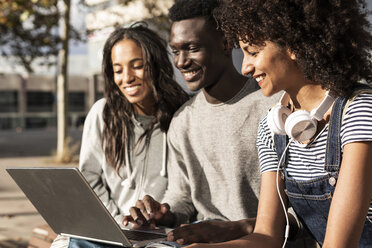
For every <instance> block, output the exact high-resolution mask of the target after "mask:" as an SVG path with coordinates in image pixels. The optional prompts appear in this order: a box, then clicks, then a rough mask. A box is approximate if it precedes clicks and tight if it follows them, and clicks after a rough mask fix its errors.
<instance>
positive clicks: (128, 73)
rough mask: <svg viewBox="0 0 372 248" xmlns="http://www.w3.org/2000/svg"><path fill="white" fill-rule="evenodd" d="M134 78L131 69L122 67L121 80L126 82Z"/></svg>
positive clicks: (130, 81)
mask: <svg viewBox="0 0 372 248" xmlns="http://www.w3.org/2000/svg"><path fill="white" fill-rule="evenodd" d="M134 80H135V76H134V73H133V71H132V70H131V69H124V72H123V82H124V83H126V84H130V83H133V82H134Z"/></svg>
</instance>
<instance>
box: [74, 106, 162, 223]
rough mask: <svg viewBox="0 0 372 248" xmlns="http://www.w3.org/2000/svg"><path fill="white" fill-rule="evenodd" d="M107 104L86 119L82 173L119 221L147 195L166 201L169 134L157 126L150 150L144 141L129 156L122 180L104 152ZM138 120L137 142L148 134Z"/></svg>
mask: <svg viewBox="0 0 372 248" xmlns="http://www.w3.org/2000/svg"><path fill="white" fill-rule="evenodd" d="M105 104H106V100H105V99H100V100H98V101H97V102H96V103H95V104H94V105H93V106H92V108H91V110H90V111H89V113H88V115H87V117H86V120H85V123H84V131H83V138H82V144H81V151H80V162H79V169H80V170H81V172H82V173H83V175H84V176H85V178H86V179H87V181H88V182H89V184H90V185H91V187H92V188H93V189H94V191H95V192H96V194H97V195H98V196H99V198H100V199H101V201H102V202H103V204H104V205H105V206H106V207H107V209H108V210H109V212H110V213H111V214H112V215H113V216H114V217H115V219H117V220H118V221H119V220H121V217H122V216H123V215H127V214H129V208H130V207H132V206H135V204H136V201H137V200H138V199H142V198H143V197H144V196H145V195H146V194H148V195H151V196H152V197H154V199H156V200H158V201H162V198H163V195H164V192H165V189H166V187H167V182H168V180H167V178H166V177H165V174H166V173H164V172H165V171H164V170H165V169H166V168H165V166H166V164H165V163H163V162H166V159H165V160H164V157H166V142H164V141H165V134H164V133H163V132H162V131H161V130H160V128H159V126H158V125H156V126H155V128H154V131H153V133H152V135H151V139H150V144H149V146H148V148H146V146H145V145H144V139H143V140H142V141H141V143H140V144H138V145H137V146H136V148H135V149H134V151H133V149H132V150H131V151H129V153H128V152H126V155H127V156H126V158H125V165H123V166H122V167H121V169H120V171H119V174H120V176H119V175H118V174H117V173H116V171H115V170H114V169H113V168H112V167H111V166H110V165H108V163H107V161H106V159H105V154H104V150H103V148H102V142H101V138H102V132H103V126H104V122H103V118H102V113H103V108H104V106H105ZM137 119H138V118H137ZM137 119H136V118H134V117H133V118H132V122H133V124H134V140H135V141H137V140H138V138H139V137H140V136H141V134H143V133H144V131H145V128H144V123H143V121H142V123H141V122H140V121H138V120H137ZM123 128H124V127H123ZM128 161H129V163H128ZM162 167H163V168H162ZM161 171H163V173H161ZM161 174H162V175H161Z"/></svg>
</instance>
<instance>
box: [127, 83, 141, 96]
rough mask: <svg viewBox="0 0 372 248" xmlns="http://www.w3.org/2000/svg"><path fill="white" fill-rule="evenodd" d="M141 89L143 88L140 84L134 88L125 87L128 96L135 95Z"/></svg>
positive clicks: (133, 86)
mask: <svg viewBox="0 0 372 248" xmlns="http://www.w3.org/2000/svg"><path fill="white" fill-rule="evenodd" d="M140 87H141V85H140V84H137V85H132V86H126V87H124V90H125V92H126V93H127V94H128V95H135V94H137V92H138V91H139V89H140Z"/></svg>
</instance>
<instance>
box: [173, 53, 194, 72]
mask: <svg viewBox="0 0 372 248" xmlns="http://www.w3.org/2000/svg"><path fill="white" fill-rule="evenodd" d="M174 64H175V66H176V67H177V68H180V69H181V68H186V67H188V66H189V65H190V59H189V58H188V54H187V53H186V52H184V51H181V52H180V53H179V54H178V55H176V56H175V57H174Z"/></svg>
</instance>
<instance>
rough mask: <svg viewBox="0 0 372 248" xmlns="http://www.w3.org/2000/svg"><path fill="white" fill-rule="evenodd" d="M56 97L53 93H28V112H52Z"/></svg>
mask: <svg viewBox="0 0 372 248" xmlns="http://www.w3.org/2000/svg"><path fill="white" fill-rule="evenodd" d="M53 103H54V97H53V93H52V92H45V91H29V92H27V112H52V111H53Z"/></svg>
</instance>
